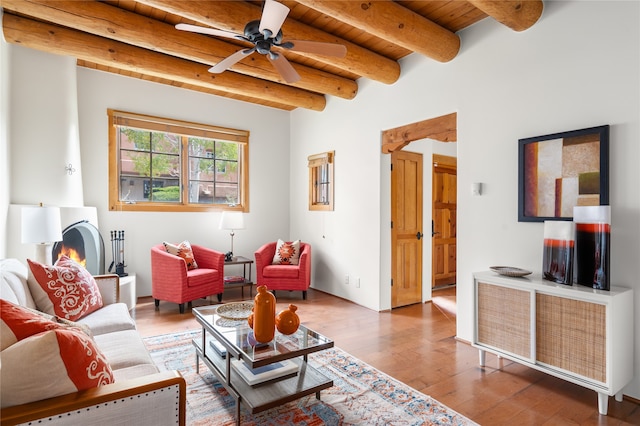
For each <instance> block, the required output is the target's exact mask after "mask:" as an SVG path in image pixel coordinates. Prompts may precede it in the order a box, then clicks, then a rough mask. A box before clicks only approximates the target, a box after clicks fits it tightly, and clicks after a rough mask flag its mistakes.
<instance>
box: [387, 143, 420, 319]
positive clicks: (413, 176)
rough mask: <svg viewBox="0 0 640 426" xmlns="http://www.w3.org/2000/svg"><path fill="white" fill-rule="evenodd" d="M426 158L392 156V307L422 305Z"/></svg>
mask: <svg viewBox="0 0 640 426" xmlns="http://www.w3.org/2000/svg"><path fill="white" fill-rule="evenodd" d="M422 236H423V234H422V154H417V153H413V152H407V151H396V152H393V153H392V154H391V263H392V265H391V285H392V287H391V307H392V308H396V307H399V306H405V305H411V304H414V303H421V302H422Z"/></svg>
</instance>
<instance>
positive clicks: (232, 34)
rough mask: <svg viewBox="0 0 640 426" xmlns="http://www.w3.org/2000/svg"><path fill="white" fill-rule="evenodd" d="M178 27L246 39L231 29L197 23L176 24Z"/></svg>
mask: <svg viewBox="0 0 640 426" xmlns="http://www.w3.org/2000/svg"><path fill="white" fill-rule="evenodd" d="M176 29H177V30H182V31H191V32H194V33H200V34H207V35H213V36H219V37H227V38H235V39H236V40H246V39H245V38H244V37H243V36H241V35H240V34H236V33H232V32H230V31H223V30H216V29H215V28H209V27H199V26H197V25H191V24H176Z"/></svg>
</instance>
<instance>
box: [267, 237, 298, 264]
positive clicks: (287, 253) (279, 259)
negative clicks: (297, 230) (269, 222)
mask: <svg viewBox="0 0 640 426" xmlns="http://www.w3.org/2000/svg"><path fill="white" fill-rule="evenodd" d="M299 259H300V240H295V241H293V242H291V241H289V242H285V241H282V240H278V244H277V245H276V253H275V255H274V256H273V262H271V263H272V264H274V265H297V264H298V261H299Z"/></svg>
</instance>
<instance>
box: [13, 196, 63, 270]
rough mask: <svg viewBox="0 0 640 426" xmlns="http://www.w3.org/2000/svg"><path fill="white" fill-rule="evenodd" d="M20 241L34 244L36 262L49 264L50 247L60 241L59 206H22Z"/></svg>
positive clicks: (50, 262) (50, 261) (50, 259)
mask: <svg viewBox="0 0 640 426" xmlns="http://www.w3.org/2000/svg"><path fill="white" fill-rule="evenodd" d="M21 229H22V242H23V243H25V244H28V243H31V244H35V245H36V258H35V260H36V262H39V263H42V264H44V265H51V264H52V263H53V262H52V258H51V257H52V256H51V247H52V245H53V243H54V242H56V241H62V226H61V225H60V208H59V207H45V206H43V205H42V203H40V206H32V207H23V208H22V228H21Z"/></svg>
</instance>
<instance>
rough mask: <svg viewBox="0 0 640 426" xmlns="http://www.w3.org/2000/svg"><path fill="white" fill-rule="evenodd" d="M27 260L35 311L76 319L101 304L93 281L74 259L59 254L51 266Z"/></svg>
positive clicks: (98, 292)
mask: <svg viewBox="0 0 640 426" xmlns="http://www.w3.org/2000/svg"><path fill="white" fill-rule="evenodd" d="M27 262H28V263H29V268H31V272H32V274H33V276H34V278H35V282H34V283H32V282H31V281H29V285H30V286H31V288H30V289H31V294H32V295H33V298H34V300H35V303H36V306H37V307H38V309H39V310H41V311H43V312H46V313H48V314H50V315H57V316H59V317H61V318H65V319H68V320H70V321H76V320H78V319H80V318H82V317H84V316H85V315H87V314H90V313H91V312H94V311H97V310H98V309H100V308H101V307H102V305H103V303H102V296H101V295H100V290H99V289H98V285H97V284H96V280H95V279H94V278H93V277H92V276H91V274H90V273H89V271H87V270H86V269H85V268H84V267H82V266H81V265H80V264H79V263H77V262H75V261H74V260H72V259H70V258H69V257H67V256H64V255H63V256H60V258H59V259H58V260H57V261H56V263H55V265H53V266H51V265H43V264H41V263H39V262H35V261H33V260H31V259H27Z"/></svg>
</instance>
